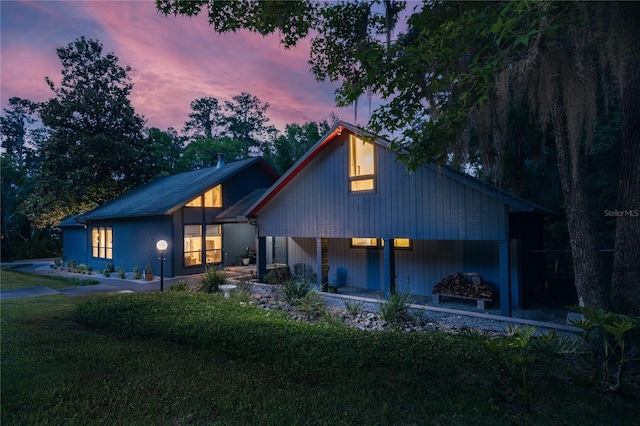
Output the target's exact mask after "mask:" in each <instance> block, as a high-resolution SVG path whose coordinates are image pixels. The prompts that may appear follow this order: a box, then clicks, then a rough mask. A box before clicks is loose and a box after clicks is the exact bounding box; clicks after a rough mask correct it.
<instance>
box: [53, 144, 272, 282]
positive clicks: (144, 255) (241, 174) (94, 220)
mask: <svg viewBox="0 0 640 426" xmlns="http://www.w3.org/2000/svg"><path fill="white" fill-rule="evenodd" d="M278 177H279V175H278V174H277V173H276V172H275V171H274V169H273V168H271V166H269V165H268V164H267V163H266V162H265V161H264V160H263V159H262V158H259V157H256V158H249V159H246V160H241V161H237V162H231V163H227V164H225V162H224V158H223V157H222V156H221V155H220V156H219V157H218V164H217V166H216V167H210V168H206V169H200V170H195V171H190V172H185V173H179V174H176V175H172V176H166V177H162V178H159V179H156V180H154V181H152V182H150V183H148V184H146V185H144V186H142V187H140V188H137V189H135V190H133V191H131V192H129V193H126V194H124V195H122V196H120V197H118V198H116V199H114V200H112V201H110V202H108V203H106V204H104V205H102V206H100V207H98V208H96V209H95V210H92V211H90V212H88V213H86V214H83V215H79V216H74V217H72V218H69V219H67V220H65V221H64V222H63V223H62V224H61V225H60V227H61V228H62V230H63V253H64V257H65V259H66V260H67V261H68V260H72V259H73V260H74V261H75V262H76V263H77V264H80V263H84V264H86V265H89V266H91V267H93V268H94V269H103V268H104V267H105V266H106V265H107V264H112V265H113V266H114V267H121V268H123V269H124V270H126V271H132V270H133V268H134V267H135V266H138V267H139V268H140V269H141V270H142V269H144V267H145V265H146V264H147V263H150V264H151V266H152V268H153V269H154V270H155V272H156V275H157V274H158V272H159V270H160V268H159V266H160V264H159V262H160V260H159V253H158V251H157V249H156V242H157V241H158V240H161V239H164V240H166V241H167V242H168V249H167V252H166V254H165V258H166V261H165V264H164V275H165V276H167V277H173V276H176V275H189V274H196V273H201V272H203V271H204V268H205V265H206V264H222V265H234V264H237V263H238V262H239V259H238V256H239V255H240V254H241V253H243V252H244V251H245V250H246V248H247V247H251V248H253V247H254V246H255V227H254V226H253V225H251V224H249V223H248V221H247V218H246V216H244V214H243V213H244V212H245V211H246V210H247V208H248V207H249V206H251V205H252V204H253V203H254V202H255V201H256V200H257V199H258V198H259V197H260V196H261V195H262V194H263V193H264V192H265V191H266V189H267V188H268V187H270V186H271V185H272V184H273V183H274V182H275V181H276V180H277V179H278Z"/></svg>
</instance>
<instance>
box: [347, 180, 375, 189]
mask: <svg viewBox="0 0 640 426" xmlns="http://www.w3.org/2000/svg"><path fill="white" fill-rule="evenodd" d="M373 189H374V188H373V179H360V180H352V181H351V191H352V192H356V191H373Z"/></svg>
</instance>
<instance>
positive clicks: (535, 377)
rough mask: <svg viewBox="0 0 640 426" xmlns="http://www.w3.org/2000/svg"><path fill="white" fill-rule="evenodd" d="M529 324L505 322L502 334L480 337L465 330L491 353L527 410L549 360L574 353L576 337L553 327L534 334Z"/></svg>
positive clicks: (548, 364)
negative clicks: (515, 387)
mask: <svg viewBox="0 0 640 426" xmlns="http://www.w3.org/2000/svg"><path fill="white" fill-rule="evenodd" d="M536 331H537V329H536V327H532V326H529V325H527V326H525V327H522V328H521V327H511V326H509V325H507V335H506V336H491V337H487V336H481V335H478V334H474V333H469V336H471V338H472V339H477V340H479V341H480V344H481V346H482V347H483V348H484V349H485V350H486V351H487V353H489V355H491V357H492V358H493V360H494V361H495V362H496V364H497V366H498V367H499V368H500V371H501V372H502V373H503V374H504V375H505V376H506V378H508V379H509V380H510V381H511V382H512V383H514V384H516V385H517V386H518V387H519V390H520V392H521V393H522V401H523V408H524V411H525V412H527V413H529V412H530V411H531V398H532V396H533V390H534V389H535V387H536V386H537V385H538V384H540V383H542V382H544V381H546V378H547V376H548V374H549V371H550V369H551V364H552V362H553V360H555V359H558V358H559V357H560V356H561V355H563V354H572V353H576V352H577V350H578V347H579V341H578V340H577V339H563V338H561V337H559V336H558V335H557V334H556V332H555V330H554V331H552V332H551V333H545V334H542V335H541V336H538V337H536V336H535V333H536Z"/></svg>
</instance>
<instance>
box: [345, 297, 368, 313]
mask: <svg viewBox="0 0 640 426" xmlns="http://www.w3.org/2000/svg"><path fill="white" fill-rule="evenodd" d="M363 305H364V302H363V301H361V300H354V301H351V300H345V301H344V308H345V309H346V311H347V312H348V313H349V314H351V315H353V316H356V315H358V314H359V313H360V311H361V310H362V306H363Z"/></svg>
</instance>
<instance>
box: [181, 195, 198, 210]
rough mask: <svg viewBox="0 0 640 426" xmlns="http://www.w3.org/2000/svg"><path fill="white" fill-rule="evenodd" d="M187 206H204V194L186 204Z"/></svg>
mask: <svg viewBox="0 0 640 426" xmlns="http://www.w3.org/2000/svg"><path fill="white" fill-rule="evenodd" d="M185 207H202V196H201V195H198V196H197V197H196V198H194V199H193V200H191V201H189V202H188V203H187V204H185Z"/></svg>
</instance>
